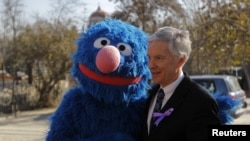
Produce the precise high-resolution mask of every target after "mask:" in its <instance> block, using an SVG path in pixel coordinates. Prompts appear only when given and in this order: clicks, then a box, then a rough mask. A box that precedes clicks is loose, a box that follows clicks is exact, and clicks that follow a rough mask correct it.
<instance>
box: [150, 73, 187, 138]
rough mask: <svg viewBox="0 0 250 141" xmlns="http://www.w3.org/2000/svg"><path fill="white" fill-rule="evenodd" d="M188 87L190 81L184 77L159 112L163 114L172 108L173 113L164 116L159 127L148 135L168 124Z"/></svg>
mask: <svg viewBox="0 0 250 141" xmlns="http://www.w3.org/2000/svg"><path fill="white" fill-rule="evenodd" d="M189 86H190V79H189V78H188V77H186V76H185V77H184V78H183V80H182V81H181V83H180V84H179V85H178V86H177V88H176V89H175V91H174V93H173V94H172V96H171V97H170V99H169V100H168V102H167V103H166V104H165V105H164V106H163V108H162V110H161V113H164V112H165V111H167V110H169V109H170V108H173V109H174V110H173V112H172V113H171V114H170V115H169V116H165V117H164V118H163V120H162V121H161V122H160V123H159V125H158V126H157V127H155V128H154V129H153V131H152V132H150V134H154V132H157V130H159V129H160V128H161V126H164V125H165V124H166V123H167V122H168V120H169V118H171V115H172V114H174V112H175V111H176V110H178V106H179V105H180V104H181V103H182V101H183V100H184V99H185V96H186V93H187V92H188V89H189Z"/></svg>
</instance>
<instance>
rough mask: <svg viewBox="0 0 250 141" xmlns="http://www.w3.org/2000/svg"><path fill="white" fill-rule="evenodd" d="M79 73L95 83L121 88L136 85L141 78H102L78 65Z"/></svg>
mask: <svg viewBox="0 0 250 141" xmlns="http://www.w3.org/2000/svg"><path fill="white" fill-rule="evenodd" d="M79 68H80V70H81V72H82V73H83V74H84V75H86V76H87V77H88V78H90V79H93V80H95V81H97V82H101V83H104V84H108V85H115V86H123V85H131V84H137V83H139V82H140V81H141V77H140V76H139V77H132V78H131V77H117V76H104V75H99V74H96V73H95V72H93V71H91V70H89V69H88V68H87V67H86V66H85V65H83V64H79Z"/></svg>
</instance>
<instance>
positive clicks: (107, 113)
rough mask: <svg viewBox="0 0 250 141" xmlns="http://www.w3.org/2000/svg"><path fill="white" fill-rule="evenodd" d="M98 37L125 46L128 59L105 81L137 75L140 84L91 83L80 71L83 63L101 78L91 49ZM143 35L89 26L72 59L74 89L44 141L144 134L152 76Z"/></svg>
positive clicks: (108, 24) (115, 26)
mask: <svg viewBox="0 0 250 141" xmlns="http://www.w3.org/2000/svg"><path fill="white" fill-rule="evenodd" d="M99 37H106V38H108V39H110V41H111V43H110V45H113V46H116V45H117V44H118V43H121V42H122V43H126V44H129V45H130V46H131V47H132V55H130V56H124V55H122V54H120V55H121V58H120V61H121V62H120V64H119V67H118V69H116V70H115V71H114V72H112V73H109V74H105V75H108V76H123V77H136V76H141V77H142V80H141V81H140V82H139V83H138V84H131V85H125V86H114V85H108V84H103V83H100V82H97V81H95V80H91V79H89V78H88V77H86V76H85V75H83V74H82V73H81V72H80V70H79V67H78V64H79V63H82V64H85V65H86V66H87V67H88V68H89V69H90V70H93V71H94V72H95V73H97V74H99V75H103V74H102V73H101V72H100V71H99V70H98V69H97V67H96V65H95V57H96V55H97V53H98V51H99V49H97V48H94V47H93V43H94V41H95V40H96V39H97V38H99ZM146 38H147V35H146V34H145V33H144V32H143V31H141V30H140V29H138V28H136V27H134V26H132V25H130V24H128V23H125V22H122V21H120V20H114V19H106V20H105V21H102V22H99V23H97V24H95V25H93V26H91V27H90V28H89V29H88V30H87V31H86V32H85V33H82V35H81V37H80V38H79V40H78V41H77V45H78V48H77V50H76V52H75V53H74V54H73V55H72V59H73V66H72V68H71V74H72V76H73V77H74V78H76V79H77V81H78V85H77V86H75V87H72V88H71V89H69V90H68V91H67V92H66V93H65V96H64V97H63V99H62V101H61V103H60V105H59V107H58V108H57V110H56V111H55V113H54V114H53V115H52V117H51V124H50V129H49V132H48V134H47V137H46V141H136V140H140V139H141V136H142V130H143V110H144V109H143V108H144V104H145V100H146V91H147V88H148V79H150V77H151V76H150V72H149V69H148V67H147V63H148V60H147V40H146Z"/></svg>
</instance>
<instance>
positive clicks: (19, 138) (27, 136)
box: [0, 109, 55, 141]
mask: <svg viewBox="0 0 250 141" xmlns="http://www.w3.org/2000/svg"><path fill="white" fill-rule="evenodd" d="M54 110H55V109H43V110H37V111H28V112H22V113H18V114H17V117H16V118H14V117H12V116H10V117H5V118H0V141H44V137H45V135H46V132H47V129H48V124H49V122H48V117H49V115H50V114H51V113H52V112H53V111H54Z"/></svg>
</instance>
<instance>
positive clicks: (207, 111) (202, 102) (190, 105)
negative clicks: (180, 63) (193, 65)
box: [144, 73, 221, 141]
mask: <svg viewBox="0 0 250 141" xmlns="http://www.w3.org/2000/svg"><path fill="white" fill-rule="evenodd" d="M184 74H185V73H184ZM159 87H160V86H159V85H155V86H153V87H152V89H151V90H149V98H148V101H147V105H146V112H145V114H146V115H145V117H146V118H145V119H144V120H145V122H144V123H145V124H144V126H145V127H144V129H145V131H144V141H207V126H208V125H210V124H211V125H216V124H218V125H219V124H221V123H220V119H219V116H218V105H217V102H216V101H215V99H214V98H213V97H212V95H210V94H209V93H208V92H207V91H206V90H205V89H203V88H202V87H201V86H199V85H198V84H197V83H195V82H194V81H192V80H191V79H190V78H189V77H188V76H187V74H185V76H184V79H183V80H182V81H181V83H180V84H179V85H178V86H177V88H176V90H175V91H174V93H173V95H172V96H171V97H170V99H169V100H168V102H167V103H166V104H165V105H164V107H163V108H162V111H161V112H164V111H166V110H167V109H169V108H174V111H173V112H172V114H171V115H170V116H168V117H165V118H164V119H163V120H162V121H161V122H160V123H159V125H158V126H157V127H155V128H154V129H152V131H150V133H149V135H148V132H147V115H148V109H149V105H150V101H151V100H152V98H153V97H154V95H155V94H156V91H157V90H158V89H159Z"/></svg>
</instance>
